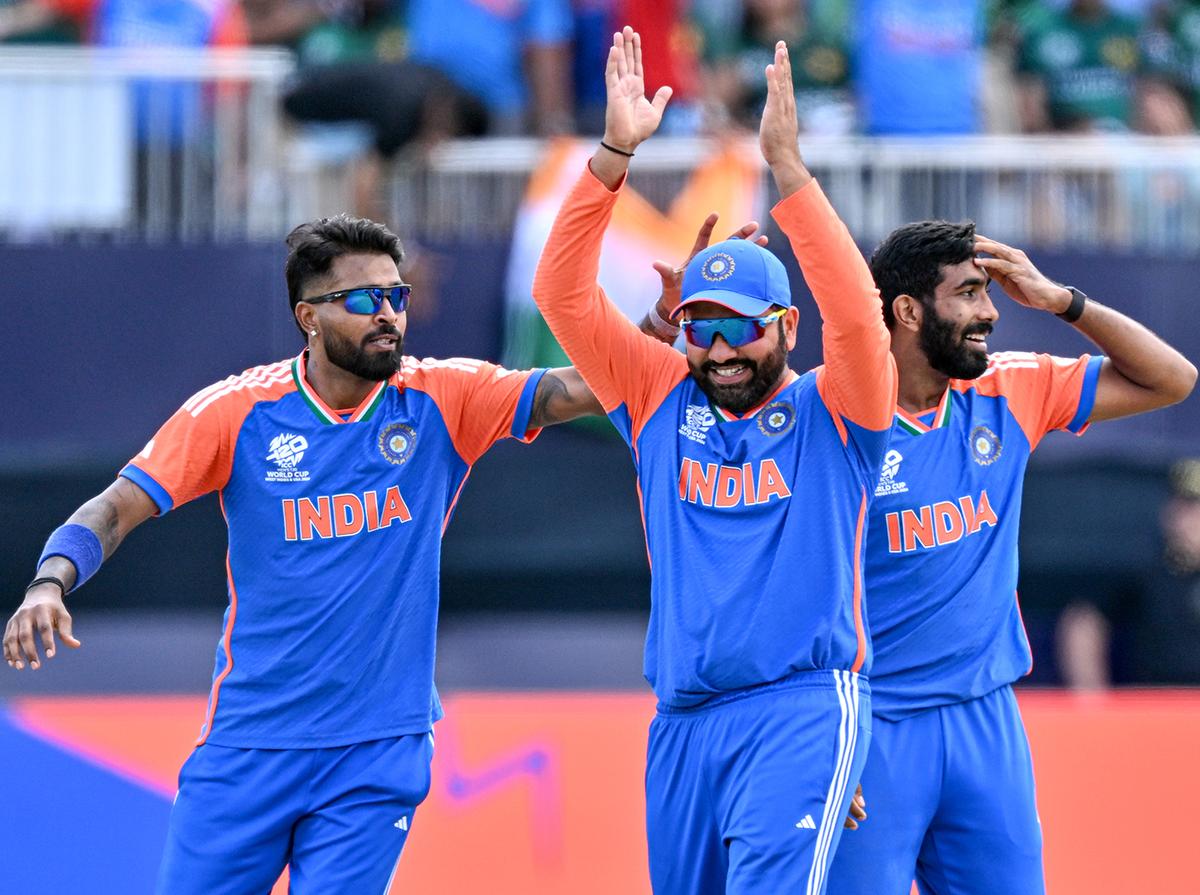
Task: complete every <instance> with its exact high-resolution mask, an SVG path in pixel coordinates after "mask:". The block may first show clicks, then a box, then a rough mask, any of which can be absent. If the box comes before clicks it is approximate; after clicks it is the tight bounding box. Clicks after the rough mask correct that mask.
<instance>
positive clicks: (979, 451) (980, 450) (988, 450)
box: [971, 426, 1004, 466]
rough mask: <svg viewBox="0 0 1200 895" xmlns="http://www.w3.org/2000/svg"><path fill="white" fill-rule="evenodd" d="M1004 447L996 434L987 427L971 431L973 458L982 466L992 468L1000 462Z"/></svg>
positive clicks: (977, 427)
mask: <svg viewBox="0 0 1200 895" xmlns="http://www.w3.org/2000/svg"><path fill="white" fill-rule="evenodd" d="M1003 447H1004V446H1003V445H1002V444H1001V443H1000V439H999V438H998V437H997V436H996V433H995V432H993V431H992V430H991V429H989V428H988V427H987V426H976V427H975V428H974V429H972V430H971V456H972V458H974V460H975V462H976V463H978V464H979V465H980V466H991V465H992V464H993V463H995V462H996V461H997V460H999V459H1000V452H1001V450H1002V449H1003Z"/></svg>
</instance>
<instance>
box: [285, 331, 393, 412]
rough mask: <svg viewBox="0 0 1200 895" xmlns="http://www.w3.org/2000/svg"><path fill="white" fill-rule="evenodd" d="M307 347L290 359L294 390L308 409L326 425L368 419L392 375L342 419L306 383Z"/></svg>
mask: <svg viewBox="0 0 1200 895" xmlns="http://www.w3.org/2000/svg"><path fill="white" fill-rule="evenodd" d="M307 361H308V349H307V348H305V349H304V350H303V351H301V352H300V353H299V354H298V355H297V356H296V358H295V359H294V360H293V361H292V379H293V380H295V383H296V390H297V391H298V392H300V397H302V398H303V399H304V403H306V404H307V405H308V408H309V410H311V411H312V412H313V415H314V416H316V418H317V419H319V420H320V421H321V422H323V423H325V424H326V425H327V426H336V425H341V424H342V423H361V422H364V421H366V420H369V419H370V418H371V416H372V415H373V414H374V413H375V411H376V410H378V409H379V405H380V404H381V403H382V402H383V393H384V392H385V391H386V390H387V387H388V383H390V382H391V381H392V378H393V377H388V378H387V379H385V380H383V381H382V382H380V383H378V384H377V385H376V386H375V387H374V388H373V389H371V391H370V392H369V393H368V394H367V396H366V397H365V398H363V400H362V403H361V404H359V405H358V406H357V407H356V408H354V412H353V413H352V414H350V416H349V417H347V418H346V419H342V417H341V415H340V414H338V413H337V411H335V410H333V409H332V408H330V406H329V405H328V404H326V403H325V402H324V401H322V400H321V396H320V395H318V394H317V392H316V390H315V389H314V388H313V387H312V386H311V385H309V384H308V374H307V373H306V372H305V370H306V369H307Z"/></svg>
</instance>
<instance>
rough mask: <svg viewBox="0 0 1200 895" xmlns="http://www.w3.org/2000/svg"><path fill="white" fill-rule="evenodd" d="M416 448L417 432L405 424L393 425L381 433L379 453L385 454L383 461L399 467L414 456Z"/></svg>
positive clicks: (386, 427)
mask: <svg viewBox="0 0 1200 895" xmlns="http://www.w3.org/2000/svg"><path fill="white" fill-rule="evenodd" d="M416 446H417V433H416V431H415V430H414V429H413V427H412V426H406V425H405V424H404V423H392V424H391V425H390V426H385V427H384V429H383V431H382V432H380V433H379V453H381V454H383V459H385V460H387V461H388V462H389V463H395V464H396V465H397V466H399V465H400V464H401V463H403V462H405V461H406V460H407V459H408V458H409V457H411V456H412V452H413V450H414V448H416Z"/></svg>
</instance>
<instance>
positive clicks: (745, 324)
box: [683, 308, 787, 348]
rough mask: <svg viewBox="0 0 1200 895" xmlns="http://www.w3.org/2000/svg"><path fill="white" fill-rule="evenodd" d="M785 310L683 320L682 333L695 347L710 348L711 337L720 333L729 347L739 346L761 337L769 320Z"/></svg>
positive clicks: (769, 323)
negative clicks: (760, 314)
mask: <svg viewBox="0 0 1200 895" xmlns="http://www.w3.org/2000/svg"><path fill="white" fill-rule="evenodd" d="M786 313H787V310H786V309H784V308H780V309H779V310H778V311H772V312H771V313H770V314H767V315H766V316H765V317H714V318H712V319H711V320H685V321H683V334H684V336H685V337H686V338H687V340H688V344H689V345H695V346H696V347H697V348H712V346H713V339H715V338H716V337H717V335H718V334H720V336H721V338H722V339H724V340H725V344H726V345H728V346H729V347H730V348H740V347H741V346H742V345H749V344H750V343H751V342H754V341H756V340H758V339H761V338H762V337H763V335H765V334H766V332H767V327H768V326H770V325H771V322H772V321H774V320H778V319H779V318H780V317H782V316H783V315H784V314H786Z"/></svg>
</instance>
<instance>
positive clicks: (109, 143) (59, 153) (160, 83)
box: [0, 46, 293, 240]
mask: <svg viewBox="0 0 1200 895" xmlns="http://www.w3.org/2000/svg"><path fill="white" fill-rule="evenodd" d="M292 69H293V60H292V57H291V54H289V53H287V52H284V51H279V50H252V51H238V50H193V49H184V48H163V49H138V50H118V49H105V48H90V47H41V46H38V47H16V46H14V47H5V48H2V49H0V171H2V172H3V176H0V232H2V233H5V234H8V235H9V236H10V237H16V238H22V239H42V238H56V237H61V236H64V235H91V234H112V235H116V236H122V237H131V238H145V239H151V240H159V239H176V238H178V239H195V240H211V239H231V240H236V239H247V238H249V239H255V238H274V237H275V236H276V235H277V234H278V233H279V232H280V230H281V229H283V228H284V227H285V224H286V222H285V221H284V220H283V217H284V213H285V210H284V195H283V183H282V178H283V171H284V170H285V169H286V165H285V163H284V159H283V157H282V154H281V153H282V150H283V142H282V121H281V119H280V116H279V112H278V109H279V91H280V88H281V85H282V84H283V81H284V79H285V78H286V77H287V76H288V74H289V73H290V72H291V71H292Z"/></svg>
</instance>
